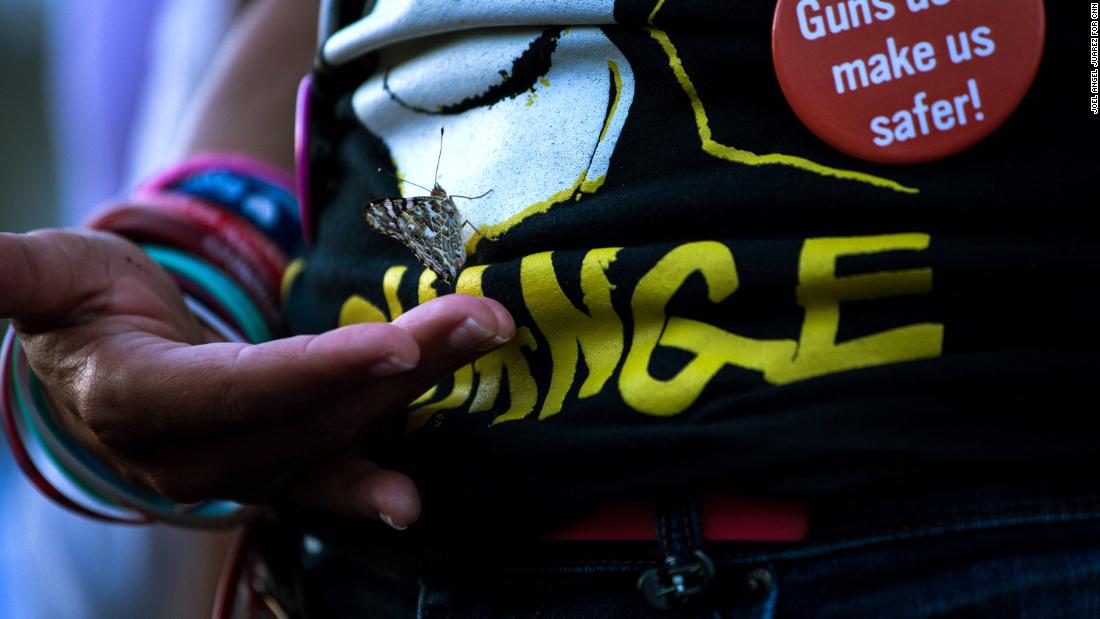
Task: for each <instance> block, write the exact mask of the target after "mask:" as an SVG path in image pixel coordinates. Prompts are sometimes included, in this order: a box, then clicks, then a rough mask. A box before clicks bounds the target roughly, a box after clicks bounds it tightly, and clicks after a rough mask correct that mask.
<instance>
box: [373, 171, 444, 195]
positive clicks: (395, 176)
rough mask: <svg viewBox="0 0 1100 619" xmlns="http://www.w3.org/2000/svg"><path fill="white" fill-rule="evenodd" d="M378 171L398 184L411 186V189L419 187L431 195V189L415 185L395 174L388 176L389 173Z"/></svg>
mask: <svg viewBox="0 0 1100 619" xmlns="http://www.w3.org/2000/svg"><path fill="white" fill-rule="evenodd" d="M378 171H379V172H381V173H382V174H385V175H386V176H388V177H390V178H392V179H393V180H395V181H397V182H399V183H405V184H408V185H412V186H413V187H419V188H421V189H423V190H424V191H427V192H428V193H431V191H432V190H431V189H428V188H427V187H425V186H424V185H417V184H416V183H414V182H412V181H410V180H408V179H406V178H401V177H400V176H397V175H395V174H390V173H389V172H387V171H385V170H383V169H382V168H378Z"/></svg>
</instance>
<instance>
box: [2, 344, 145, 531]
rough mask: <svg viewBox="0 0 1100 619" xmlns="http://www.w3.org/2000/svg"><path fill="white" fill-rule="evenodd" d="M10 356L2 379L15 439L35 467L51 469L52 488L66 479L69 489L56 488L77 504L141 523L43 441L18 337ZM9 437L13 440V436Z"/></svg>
mask: <svg viewBox="0 0 1100 619" xmlns="http://www.w3.org/2000/svg"><path fill="white" fill-rule="evenodd" d="M10 357H11V358H10V359H8V363H7V364H5V365H7V367H8V368H9V370H10V371H9V374H10V376H8V377H6V379H7V380H9V381H10V382H9V383H8V384H9V385H11V396H12V402H11V404H12V405H14V408H15V410H14V413H15V415H16V422H17V423H16V429H17V431H18V433H19V435H20V436H19V437H17V438H18V440H22V442H23V445H24V447H25V448H27V449H28V455H29V456H30V457H31V458H32V459H37V460H38V461H39V462H40V464H36V466H37V468H38V469H39V470H40V471H41V472H42V473H43V474H44V475H46V476H47V478H48V477H49V472H52V473H53V475H54V477H55V478H58V479H57V480H56V481H52V482H51V483H52V484H53V485H54V487H55V488H58V487H57V481H62V480H63V481H64V482H67V483H68V485H69V486H71V490H70V491H69V492H65V491H64V490H62V489H61V488H58V490H59V491H60V492H62V493H63V494H65V495H66V496H68V497H70V499H71V498H72V497H73V493H74V492H75V493H77V494H78V495H79V496H80V497H81V498H82V499H83V500H82V501H80V502H78V503H80V504H81V505H83V506H84V507H85V508H87V509H91V510H92V511H94V512H96V513H97V514H99V515H102V516H106V517H109V518H112V519H121V520H125V521H127V522H133V523H139V522H142V521H143V520H142V518H143V517H142V515H141V514H140V513H138V512H135V511H131V509H130V508H128V507H125V506H123V505H121V504H119V503H118V502H117V501H114V500H112V499H111V498H109V497H107V496H105V495H104V494H103V493H101V492H99V491H97V490H96V489H95V488H93V487H91V486H90V485H89V484H87V483H86V482H85V481H84V480H83V479H82V478H81V477H80V476H79V475H77V474H76V473H75V472H74V471H73V470H72V468H71V467H69V466H68V465H66V463H65V462H63V458H59V457H58V456H57V454H55V453H54V450H53V449H52V448H51V447H50V441H46V440H43V436H42V433H41V430H40V429H39V428H38V427H37V425H36V424H35V423H34V419H35V417H36V415H35V414H34V410H33V409H34V407H35V405H34V404H33V402H34V401H35V400H37V399H38V397H35V398H34V399H33V400H32V399H31V398H29V397H28V394H27V393H26V391H27V390H28V385H29V383H30V380H29V377H21V376H20V372H19V366H20V360H21V359H20V350H19V344H18V340H15V341H13V345H12V348H11V354H10ZM24 374H27V372H24ZM42 400H43V401H44V400H45V398H44V397H42ZM12 440H16V438H13V439H12ZM34 454H37V455H38V457H37V458H36V457H35V455H34ZM43 460H44V461H43Z"/></svg>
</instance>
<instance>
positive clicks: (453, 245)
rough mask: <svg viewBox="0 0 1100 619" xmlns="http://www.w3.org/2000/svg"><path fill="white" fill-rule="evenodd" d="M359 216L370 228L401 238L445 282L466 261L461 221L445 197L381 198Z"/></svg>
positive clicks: (369, 205) (455, 273) (451, 280)
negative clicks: (362, 216) (362, 217)
mask: <svg viewBox="0 0 1100 619" xmlns="http://www.w3.org/2000/svg"><path fill="white" fill-rule="evenodd" d="M363 215H364V217H366V219H367V223H368V224H369V225H370V227H372V228H374V229H375V230H377V231H378V232H381V233H382V234H385V235H386V236H390V237H393V238H395V239H397V240H398V241H401V243H402V244H404V245H405V246H406V247H408V248H409V249H410V250H412V252H413V254H414V255H415V256H416V257H417V259H418V260H420V262H421V263H423V264H424V266H426V267H428V268H429V269H431V270H432V271H433V272H435V274H436V275H438V276H439V278H440V279H442V280H443V281H445V282H447V283H452V282H454V280H455V277H456V276H457V275H458V270H459V269H461V268H462V265H463V264H465V262H466V248H465V247H464V246H463V244H462V221H461V219H460V216H459V214H458V208H456V207H455V204H454V202H453V201H452V200H451V199H450V198H449V197H445V196H424V197H417V198H382V199H380V200H375V201H373V202H371V203H370V204H368V205H367V207H366V208H365V209H364V210H363Z"/></svg>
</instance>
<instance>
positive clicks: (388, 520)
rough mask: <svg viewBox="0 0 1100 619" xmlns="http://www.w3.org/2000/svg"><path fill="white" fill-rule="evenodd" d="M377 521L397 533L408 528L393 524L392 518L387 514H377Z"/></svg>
mask: <svg viewBox="0 0 1100 619" xmlns="http://www.w3.org/2000/svg"><path fill="white" fill-rule="evenodd" d="M378 519H379V520H381V521H382V522H384V523H386V524H387V525H389V526H390V527H391V528H393V529H396V530H398V531H404V530H405V529H407V528H409V526H408V525H405V526H401V527H399V526H397V525H396V524H394V523H393V518H390V516H389V514H382V513H379V514H378Z"/></svg>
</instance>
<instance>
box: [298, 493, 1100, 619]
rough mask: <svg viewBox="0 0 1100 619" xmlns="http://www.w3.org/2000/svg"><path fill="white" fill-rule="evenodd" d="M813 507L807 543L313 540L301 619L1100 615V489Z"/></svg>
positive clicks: (384, 535) (385, 535)
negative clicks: (416, 555)
mask: <svg viewBox="0 0 1100 619" xmlns="http://www.w3.org/2000/svg"><path fill="white" fill-rule="evenodd" d="M817 514H821V519H820V520H821V521H820V522H818V523H815V524H814V525H813V528H812V532H811V536H810V538H809V539H807V540H806V541H804V542H800V543H797V544H737V543H722V544H708V543H702V544H701V545H699V546H694V545H693V543H692V541H691V532H690V531H681V532H672V533H670V537H671V538H672V539H671V542H669V541H667V540H666V541H665V542H663V543H662V544H649V543H635V542H631V543H622V542H619V543H601V544H592V543H555V544H541V545H539V544H534V545H531V546H524V547H514V548H511V549H510V551H500V550H499V549H490V546H491V545H489V544H485V545H484V546H482V545H480V544H475V545H473V546H468V547H467V548H466V550H463V551H461V552H459V553H457V554H455V555H447V552H448V551H444V550H442V549H441V550H440V551H439V552H433V551H431V550H429V551H427V552H426V554H425V555H423V556H424V558H425V560H424V561H423V562H416V561H412V562H409V561H407V559H408V557H407V556H406V554H405V553H404V552H403V551H402V550H401V546H402V542H401V541H400V535H401V534H396V535H393V534H390V533H389V532H384V531H376V532H375V533H376V534H377V535H375V536H373V541H371V542H369V543H366V544H361V543H360V542H361V541H362V539H363V538H360V542H354V543H352V544H350V545H347V544H344V543H342V542H341V541H340V538H339V537H335V538H331V537H330V538H326V539H325V541H321V539H319V538H317V537H314V536H313V535H312V534H310V535H309V536H308V537H307V538H306V539H307V540H308V542H307V543H306V544H305V547H307V549H308V550H307V551H306V552H304V553H303V556H304V557H305V559H304V564H305V565H306V566H307V567H309V569H307V570H305V571H304V572H303V580H302V586H301V589H302V590H303V591H304V592H305V600H304V603H303V604H304V607H305V608H306V610H307V612H306V613H305V616H318V617H329V616H347V617H410V618H411V617H418V618H424V619H439V618H447V619H464V618H470V619H474V618H478V619H481V618H486V619H487V618H498V617H499V618H505V617H532V618H534V617H537V618H539V619H554V618H581V619H584V618H597V617H599V618H606V617H628V618H638V619H646V618H654V619H657V618H672V617H676V618H681V617H692V618H695V617H714V618H728V619H741V618H767V617H838V618H845V619H855V618H863V617H887V618H891V619H905V618H917V617H990V618H998V619H1000V618H1011V617H1029V618H1044V619H1045V618H1052V617H1067V618H1069V617H1073V618H1076V617H1100V497H1093V496H1084V495H1078V496H1074V497H1067V496H1066V495H1061V494H1060V495H1057V496H1040V495H1035V494H1032V495H1029V496H1028V497H1027V498H1021V497H1020V496H1013V494H1012V493H1011V492H1009V493H994V494H991V495H982V494H977V495H975V494H969V495H963V496H939V497H937V498H936V500H935V501H932V500H930V499H916V500H912V501H904V500H903V501H897V502H890V503H885V504H884V503H881V502H875V503H871V504H860V503H859V502H853V503H849V504H846V505H842V506H840V507H836V506H833V507H831V508H829V509H826V510H818V511H817V512H815V515H817ZM395 541H396V544H397V546H394V547H391V546H390V544H391V543H394V542H395ZM669 546H671V547H672V548H670V547H669ZM482 547H484V548H485V552H484V553H481V552H477V550H476V549H478V548H482ZM470 548H473V549H475V550H473V551H471V550H470ZM696 550H698V551H699V553H701V554H702V555H703V557H704V558H705V559H706V560H709V567H708V569H707V570H699V569H696V567H697V565H696V564H697V563H698V561H699V559H698V558H697V555H696V554H694V551H696ZM669 554H672V555H677V556H678V557H679V558H678V560H679V561H680V562H681V563H680V566H681V567H684V568H685V569H683V570H682V571H681V573H682V574H684V575H686V583H682V584H685V590H686V591H687V592H688V594H689V595H684V596H682V597H680V598H677V599H672V600H664V601H667V602H669V603H668V604H664V605H666V606H668V608H666V609H662V608H659V607H658V606H661V605H662V604H661V603H660V602H662V599H657V600H656V601H657V602H658V604H656V605H655V604H654V600H653V595H652V594H653V592H654V591H657V593H658V594H659V595H660V594H661V592H662V591H667V590H668V589H669V587H665V586H664V585H668V584H669V580H668V576H669V574H668V569H667V568H668V565H669V557H668V555H669ZM673 563H675V561H673ZM710 568H713V569H710ZM708 570H709V571H708ZM703 571H707V572H708V573H707V574H706V578H702V577H701V574H702V572H703ZM673 572H675V569H674V570H673ZM647 578H648V580H647ZM703 580H705V581H706V582H705V583H704V582H702V581H703ZM654 583H656V585H657V586H656V588H654V587H653V585H654ZM700 584H702V585H703V586H697V585H700ZM647 587H648V590H649V593H650V595H649V596H648V597H647V595H645V592H646V590H647ZM673 597H676V596H675V595H673Z"/></svg>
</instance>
